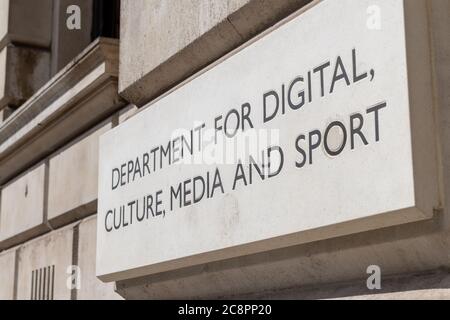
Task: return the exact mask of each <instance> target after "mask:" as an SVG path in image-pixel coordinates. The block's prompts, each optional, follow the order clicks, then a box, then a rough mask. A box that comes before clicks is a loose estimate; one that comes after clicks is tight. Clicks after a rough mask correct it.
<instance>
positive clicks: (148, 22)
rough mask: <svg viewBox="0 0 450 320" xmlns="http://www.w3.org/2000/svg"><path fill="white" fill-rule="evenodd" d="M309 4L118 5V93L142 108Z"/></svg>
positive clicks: (253, 0)
mask: <svg viewBox="0 0 450 320" xmlns="http://www.w3.org/2000/svg"><path fill="white" fill-rule="evenodd" d="M307 2H309V1H307V0H281V1H260V0H227V1H209V0H202V1H194V0H190V1H182V2H177V1H161V0H151V1H148V0H125V1H122V8H121V44H120V50H121V55H120V59H121V61H120V76H119V92H120V93H121V95H122V96H123V97H125V98H126V99H127V100H128V101H129V102H131V103H134V104H136V105H138V106H142V105H143V104H144V103H146V102H148V101H150V100H151V99H153V98H155V97H157V96H158V95H159V94H161V93H162V92H164V91H166V90H167V89H168V88H170V87H171V86H173V85H175V84H176V83H178V82H180V81H181V80H184V79H186V78H187V77H189V76H191V75H192V74H193V73H195V72H196V71H198V70H199V69H201V68H202V67H204V66H206V65H207V64H209V63H211V62H213V61H214V60H216V59H218V58H219V57H221V56H223V55H224V54H225V53H227V52H229V51H230V50H232V49H234V48H236V47H238V46H239V45H240V44H242V43H244V42H245V41H247V40H249V39H250V38H251V37H252V36H254V35H255V34H257V33H258V32H260V31H262V30H264V29H265V28H267V27H269V26H271V25H273V24H274V23H275V22H277V21H278V20H279V19H280V18H282V17H285V16H287V15H288V14H290V13H292V12H293V11H295V10H296V9H299V8H301V7H302V6H304V5H305V4H306V3H307Z"/></svg>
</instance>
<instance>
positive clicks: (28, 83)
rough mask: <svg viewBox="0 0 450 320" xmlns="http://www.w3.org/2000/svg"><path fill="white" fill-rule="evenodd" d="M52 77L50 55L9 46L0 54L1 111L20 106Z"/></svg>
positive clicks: (45, 52)
mask: <svg viewBox="0 0 450 320" xmlns="http://www.w3.org/2000/svg"><path fill="white" fill-rule="evenodd" d="M49 77H50V53H49V52H48V51H45V50H40V49H32V48H29V47H20V46H14V45H7V46H6V47H5V48H3V49H2V51H1V52H0V109H1V108H3V107H4V106H7V105H12V106H20V105H22V104H23V103H24V102H25V101H26V100H27V99H28V98H29V97H31V96H32V95H33V94H34V93H35V92H36V91H37V90H38V89H40V88H41V87H42V86H43V85H44V84H45V83H46V82H47V81H48V79H49Z"/></svg>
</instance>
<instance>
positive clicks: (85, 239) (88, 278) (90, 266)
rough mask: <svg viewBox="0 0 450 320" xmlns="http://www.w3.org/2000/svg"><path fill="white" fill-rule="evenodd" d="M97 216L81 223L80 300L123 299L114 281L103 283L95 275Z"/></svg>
mask: <svg viewBox="0 0 450 320" xmlns="http://www.w3.org/2000/svg"><path fill="white" fill-rule="evenodd" d="M96 223H97V218H96V217H91V218H87V219H86V220H84V221H83V222H81V223H80V225H79V243H78V266H79V267H80V271H81V288H80V290H78V291H77V299H78V300H111V299H121V297H120V296H119V295H118V294H117V293H115V292H114V283H103V282H102V281H100V280H99V279H98V278H97V277H96V275H95V266H96V263H95V261H96V239H97V237H96V234H97V230H96V228H97V224H96Z"/></svg>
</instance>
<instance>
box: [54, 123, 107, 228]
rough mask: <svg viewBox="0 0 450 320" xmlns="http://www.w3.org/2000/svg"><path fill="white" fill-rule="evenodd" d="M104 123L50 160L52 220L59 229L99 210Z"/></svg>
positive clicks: (105, 127) (105, 124)
mask: <svg viewBox="0 0 450 320" xmlns="http://www.w3.org/2000/svg"><path fill="white" fill-rule="evenodd" d="M110 128H111V120H108V121H107V122H106V123H102V124H100V125H99V126H96V127H95V128H94V129H91V130H90V131H89V132H87V133H85V134H84V135H83V136H81V137H80V138H78V139H76V140H75V141H73V142H72V143H70V144H68V145H66V146H65V147H64V148H63V149H62V150H59V151H58V152H57V153H56V154H55V155H53V156H52V157H50V164H49V193H48V220H49V223H50V224H51V225H52V226H53V227H59V226H62V225H64V224H67V223H69V222H71V221H74V220H76V219H80V218H82V217H85V216H86V215H89V214H93V213H95V212H96V210H97V176H98V139H99V137H100V135H101V134H103V133H105V132H106V131H108V130H109V129H110Z"/></svg>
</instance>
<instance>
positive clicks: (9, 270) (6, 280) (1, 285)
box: [0, 250, 16, 300]
mask: <svg viewBox="0 0 450 320" xmlns="http://www.w3.org/2000/svg"><path fill="white" fill-rule="evenodd" d="M15 266H16V250H10V251H7V252H2V253H0V300H12V299H13V298H14V282H15Z"/></svg>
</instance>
